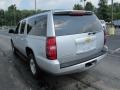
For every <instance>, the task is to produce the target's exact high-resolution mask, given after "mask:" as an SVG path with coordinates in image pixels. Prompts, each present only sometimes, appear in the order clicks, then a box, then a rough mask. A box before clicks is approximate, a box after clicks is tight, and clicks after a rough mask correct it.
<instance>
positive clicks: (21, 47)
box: [18, 20, 27, 55]
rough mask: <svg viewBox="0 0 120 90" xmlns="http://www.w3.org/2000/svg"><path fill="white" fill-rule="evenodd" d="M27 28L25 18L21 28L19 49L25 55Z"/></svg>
mask: <svg viewBox="0 0 120 90" xmlns="http://www.w3.org/2000/svg"><path fill="white" fill-rule="evenodd" d="M25 29H26V21H25V20H24V21H22V22H21V28H20V32H19V36H18V49H19V51H20V52H21V53H22V54H24V55H25V45H26V43H27V41H26V35H25Z"/></svg>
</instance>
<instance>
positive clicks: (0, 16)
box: [0, 9, 4, 26]
mask: <svg viewBox="0 0 120 90" xmlns="http://www.w3.org/2000/svg"><path fill="white" fill-rule="evenodd" d="M3 24H4V10H3V9H1V10H0V26H2V25H3Z"/></svg>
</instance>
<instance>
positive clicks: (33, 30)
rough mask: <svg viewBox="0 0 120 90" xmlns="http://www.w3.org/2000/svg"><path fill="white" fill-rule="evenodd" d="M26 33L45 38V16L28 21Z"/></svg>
mask: <svg viewBox="0 0 120 90" xmlns="http://www.w3.org/2000/svg"><path fill="white" fill-rule="evenodd" d="M28 22H29V23H28V25H27V33H28V34H30V35H36V36H46V30H47V16H46V15H44V16H38V17H35V18H31V19H30V20H29V21H28Z"/></svg>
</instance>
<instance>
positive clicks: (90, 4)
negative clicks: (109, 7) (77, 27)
mask: <svg viewBox="0 0 120 90" xmlns="http://www.w3.org/2000/svg"><path fill="white" fill-rule="evenodd" d="M85 10H88V11H94V6H93V5H92V3H91V2H87V3H86V6H85Z"/></svg>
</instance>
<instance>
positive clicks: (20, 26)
mask: <svg viewBox="0 0 120 90" xmlns="http://www.w3.org/2000/svg"><path fill="white" fill-rule="evenodd" d="M23 23H25V25H24V31H23V33H21V27H22V24H23ZM25 29H26V20H24V21H21V25H20V30H19V34H25Z"/></svg>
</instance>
